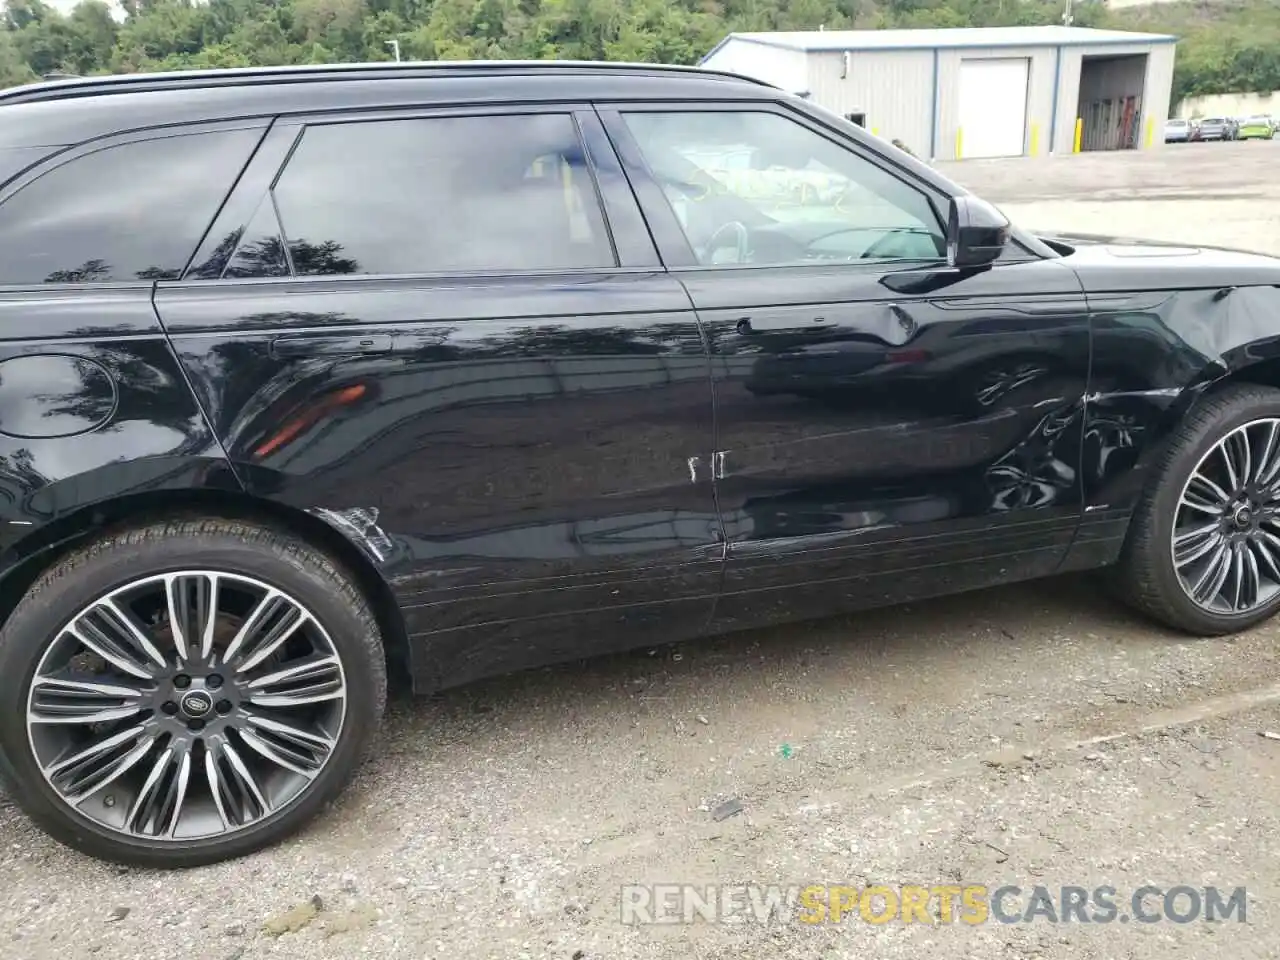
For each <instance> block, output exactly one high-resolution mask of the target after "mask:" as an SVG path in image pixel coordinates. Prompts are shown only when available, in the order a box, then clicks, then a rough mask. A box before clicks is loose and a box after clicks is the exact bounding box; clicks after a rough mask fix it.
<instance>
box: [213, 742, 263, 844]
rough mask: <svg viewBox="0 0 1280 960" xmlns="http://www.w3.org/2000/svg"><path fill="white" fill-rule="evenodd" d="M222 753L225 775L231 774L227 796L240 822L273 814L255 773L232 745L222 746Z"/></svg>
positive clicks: (250, 821)
mask: <svg viewBox="0 0 1280 960" xmlns="http://www.w3.org/2000/svg"><path fill="white" fill-rule="evenodd" d="M220 751H221V753H222V756H223V757H225V758H226V761H227V762H226V766H225V768H223V769H224V773H229V777H228V778H227V780H226V781H225V782H226V785H227V788H228V789H227V793H226V795H225V796H226V797H228V798H230V799H231V800H232V801H233V809H234V810H235V812H236V813H237V816H238V819H239V822H240V823H241V824H246V823H252V822H253V821H254V820H258V819H261V818H262V817H265V816H266V815H267V814H268V813H270V812H271V804H269V803H268V802H267V799H266V797H265V795H264V794H263V792H262V788H261V787H260V786H259V785H258V780H257V778H256V777H255V776H254V775H253V772H252V771H251V770H250V769H249V767H248V765H247V764H246V763H245V762H244V760H243V759H242V758H241V756H240V754H239V753H238V752H237V751H236V749H235V747H233V746H232V745H231V744H230V743H224V744H222V746H221V748H220Z"/></svg>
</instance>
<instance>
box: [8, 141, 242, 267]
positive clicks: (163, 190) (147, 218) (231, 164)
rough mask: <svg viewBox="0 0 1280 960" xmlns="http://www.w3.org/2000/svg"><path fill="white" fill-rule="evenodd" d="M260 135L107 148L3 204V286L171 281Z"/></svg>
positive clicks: (57, 171)
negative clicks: (112, 281) (114, 281)
mask: <svg viewBox="0 0 1280 960" xmlns="http://www.w3.org/2000/svg"><path fill="white" fill-rule="evenodd" d="M261 137H262V131H261V130H225V131H210V132H207V133H193V134H183V135H179V136H173V137H164V138H161V139H155V140H140V141H136V142H133V143H124V144H120V145H118V146H114V147H107V148H105V149H103V150H98V151H95V152H93V153H89V154H85V155H83V156H80V157H77V158H76V159H74V160H71V161H69V162H67V163H64V164H62V165H61V166H58V167H55V168H54V169H52V170H50V171H49V172H48V173H45V174H43V175H42V176H40V177H39V178H37V179H36V180H33V181H32V182H30V183H28V184H27V185H26V186H24V187H22V188H21V189H20V190H19V191H18V192H17V193H15V194H14V195H13V196H11V197H10V198H9V199H8V200H6V201H5V202H4V204H3V205H0V283H8V284H44V283H89V282H102V281H108V280H117V281H119V280H134V281H137V280H170V279H176V278H177V277H178V276H179V275H180V274H181V273H182V268H183V267H184V266H186V263H187V259H188V258H189V257H190V256H191V253H192V252H193V251H194V250H195V248H196V245H197V244H198V243H199V242H200V238H201V236H202V235H203V234H204V231H205V229H206V228H207V227H208V225H209V223H210V221H211V220H212V219H213V217H214V214H216V213H217V210H218V206H219V205H220V204H221V203H222V200H223V198H224V197H226V195H227V192H228V191H229V190H230V189H231V185H232V183H234V182H235V178H236V177H237V176H238V175H239V173H240V170H241V168H242V167H243V166H244V164H245V162H246V161H247V160H248V159H249V155H250V154H251V153H252V152H253V149H254V147H255V146H256V145H257V143H258V140H259V139H261Z"/></svg>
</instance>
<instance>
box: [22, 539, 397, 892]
mask: <svg viewBox="0 0 1280 960" xmlns="http://www.w3.org/2000/svg"><path fill="white" fill-rule="evenodd" d="M211 574H216V575H217V576H216V579H215V578H214V577H213V576H211ZM103 598H109V601H108V602H103ZM210 610H211V611H213V612H214V616H212V617H210V616H206V612H207V611H210ZM116 611H124V612H123V614H122V615H121V616H122V617H124V618H127V619H121V618H118V617H117V612H116ZM175 611H176V616H175ZM174 623H178V624H181V625H182V626H183V628H184V629H181V630H177V631H175V630H174V629H172V624H174ZM73 624H74V626H75V635H73V634H72V633H71V632H69V631H68V630H67V628H68V627H69V626H71V625H73ZM210 624H211V625H212V626H211V627H210V629H208V630H205V629H203V627H204V626H205V625H210ZM134 628H137V629H134ZM139 631H140V632H139ZM140 636H141V637H143V638H144V640H139V639H138V638H139V637H140ZM81 638H83V639H81ZM86 640H87V641H88V643H86V642H85V641H86ZM148 642H149V643H150V648H149V649H148V647H147V645H146V644H147V643H148ZM181 651H185V656H186V659H185V660H184V659H182V658H181V656H182V654H181ZM104 652H105V654H107V655H108V656H103V653H104ZM68 658H70V659H68ZM162 661H163V662H164V666H161V662H162ZM64 664H65V665H64ZM87 671H96V672H87ZM224 674H225V676H224ZM69 677H70V678H73V679H70V680H69V679H68V678H69ZM86 678H89V679H88V680H86ZM215 681H216V684H215ZM86 682H87V683H88V684H89V687H88V688H86V687H85V684H86ZM104 683H106V684H109V688H108V690H107V691H106V692H105V693H104V692H103V688H102V684H104ZM69 684H79V686H69ZM386 687H387V676H386V664H385V660H384V656H383V651H382V644H381V638H380V636H379V631H378V628H377V625H376V621H375V619H374V616H373V614H372V612H371V611H370V609H369V605H368V602H367V601H366V599H365V598H364V597H363V596H362V595H361V593H360V592H359V590H357V588H356V587H355V585H354V584H353V582H352V579H351V578H350V577H349V576H348V575H347V574H346V573H345V572H344V571H343V570H342V569H340V568H339V566H338V565H337V564H335V563H334V561H333V560H332V559H330V558H329V557H328V556H326V555H325V554H324V553H321V552H320V551H318V550H316V549H315V548H313V547H312V546H310V545H308V544H307V543H305V542H303V541H301V540H299V539H297V538H296V537H294V536H292V535H290V534H288V533H284V532H280V531H277V530H274V529H271V528H269V527H263V526H256V525H252V524H246V523H242V522H236V521H229V520H221V519H212V518H206V519H191V520H180V521H170V522H161V523H155V524H150V525H146V526H140V527H137V528H134V529H130V530H125V531H123V532H116V533H112V534H109V535H104V536H103V537H101V538H100V539H98V540H97V541H95V542H93V543H91V544H89V545H88V546H85V547H83V548H81V549H78V550H77V551H75V552H74V553H72V554H70V555H69V556H67V557H65V558H64V559H62V560H61V561H59V562H58V563H56V564H55V565H54V566H53V567H51V568H50V569H49V570H47V571H46V572H45V573H44V574H43V575H42V576H41V577H40V578H39V579H38V580H37V581H36V583H35V584H34V585H33V586H32V588H31V589H30V590H29V591H28V592H27V594H26V596H25V597H24V598H23V599H22V601H21V602H20V603H19V604H18V606H17V608H16V609H15V610H14V612H13V615H12V616H11V617H10V618H9V621H8V623H7V624H6V625H5V629H4V632H3V635H2V636H0V751H2V752H3V754H4V755H5V757H6V759H7V761H8V764H9V767H10V771H11V773H12V776H13V779H14V799H16V800H17V802H18V804H19V806H20V807H21V808H22V809H23V810H24V811H26V813H27V814H28V815H29V816H30V817H31V818H32V819H33V820H34V821H35V822H36V823H37V824H38V825H39V826H41V827H42V828H43V829H44V830H45V831H47V832H48V833H49V834H50V835H51V836H52V837H53V838H55V839H56V840H59V841H61V842H62V843H64V844H67V845H68V846H70V847H73V848H75V849H77V850H79V851H81V852H83V853H86V854H89V855H90V856H93V857H97V858H100V859H105V860H111V861H115V862H118V863H126V864H132V865H138V866H149V867H169V868H174V867H192V866H198V865H201V864H208V863H213V862H217V861H222V860H228V859H232V858H236V857H240V856H243V855H245V854H248V853H251V852H253V851H255V850H259V849H262V848H264V847H267V846H271V845H273V844H275V843H278V842H279V841H281V840H283V839H284V838H286V837H288V836H290V835H292V834H293V833H295V832H296V831H298V830H299V829H301V828H302V827H303V826H304V825H305V824H307V823H308V822H309V821H311V820H312V819H313V818H314V817H315V816H316V815H317V814H318V813H319V811H320V810H321V809H322V808H323V807H325V806H326V805H327V804H328V803H329V802H331V801H332V800H333V799H334V798H335V797H336V796H337V795H338V794H339V793H340V792H341V791H342V790H343V788H344V787H345V786H346V785H347V783H348V782H349V781H350V779H351V778H352V776H353V775H354V773H355V772H356V770H357V769H358V768H359V766H360V764H361V762H362V760H363V758H364V756H365V754H366V752H367V750H368V748H369V746H370V744H371V742H372V740H373V738H374V735H375V733H376V731H377V728H378V725H379V722H380V720H381V717H382V713H383V709H384V707H385V704H386ZM121 691H123V693H122V692H121ZM125 694H128V695H127V696H126V695H125ZM233 701H234V702H233ZM117 704H118V706H116V705H117ZM224 710H225V713H224ZM29 717H30V718H31V720H30V722H28V721H29ZM68 718H72V719H70V720H68ZM86 718H88V719H91V720H94V721H100V722H97V723H96V725H92V726H89V725H86V724H85V722H84V720H85V719H86ZM137 730H141V731H142V732H140V733H139V732H136V731H137ZM148 737H150V738H151V740H150V746H147V743H148ZM121 738H123V739H121ZM111 741H119V742H118V744H117V745H116V746H112V747H111V748H110V749H107V745H108V744H109V743H110V742H111ZM264 745H265V747H264ZM144 748H145V750H146V752H143V751H144ZM166 750H168V751H170V752H169V753H166ZM86 753H87V754H89V756H88V757H86V758H85V759H83V760H80V761H76V762H72V763H68V761H69V760H70V759H71V758H72V757H75V756H81V757H84V756H85V754H86ZM135 754H136V755H137V756H135ZM113 774H114V777H113V776H112V775H113ZM68 794H70V795H71V796H72V798H73V800H74V801H75V802H74V803H73V802H72V800H68V799H66V798H65V797H66V795H68ZM175 797H176V798H177V799H178V802H177V803H175V802H174V798H175Z"/></svg>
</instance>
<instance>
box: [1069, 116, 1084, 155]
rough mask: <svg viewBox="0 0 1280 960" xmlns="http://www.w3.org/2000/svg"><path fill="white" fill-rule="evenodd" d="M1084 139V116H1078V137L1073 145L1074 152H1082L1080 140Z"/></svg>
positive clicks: (1072, 150)
mask: <svg viewBox="0 0 1280 960" xmlns="http://www.w3.org/2000/svg"><path fill="white" fill-rule="evenodd" d="M1082 139H1084V117H1076V139H1075V143H1073V144H1072V145H1071V152H1072V153H1079V152H1080V141H1081V140H1082Z"/></svg>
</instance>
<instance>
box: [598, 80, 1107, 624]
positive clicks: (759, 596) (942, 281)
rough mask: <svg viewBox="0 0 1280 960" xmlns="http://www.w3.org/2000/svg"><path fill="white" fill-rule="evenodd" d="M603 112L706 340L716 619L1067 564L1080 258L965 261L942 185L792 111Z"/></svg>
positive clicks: (1081, 312)
mask: <svg viewBox="0 0 1280 960" xmlns="http://www.w3.org/2000/svg"><path fill="white" fill-rule="evenodd" d="M602 115H603V117H604V119H605V122H606V124H607V129H608V130H609V133H610V136H611V137H612V138H613V140H614V142H615V144H617V145H618V148H619V151H620V153H621V155H622V156H623V158H624V161H625V162H626V165H627V169H628V171H629V172H631V173H632V177H633V181H634V182H635V184H636V189H637V192H638V195H639V196H640V197H641V200H642V203H643V205H644V209H645V212H646V214H647V216H648V218H649V222H650V223H651V224H652V225H653V228H654V231H655V235H656V236H657V237H658V238H659V242H660V246H661V250H662V253H663V256H664V259H665V260H666V262H667V263H668V264H669V265H670V266H671V269H672V271H673V274H674V275H676V276H678V277H680V278H681V280H682V281H683V282H684V284H685V286H686V287H687V288H688V290H689V292H690V295H691V297H692V299H693V302H694V305H695V307H696V308H697V310H698V313H699V316H700V318H701V321H702V325H703V329H704V331H705V333H706V336H707V339H708V342H709V343H710V348H711V353H712V371H713V378H714V386H715V400H716V454H715V473H716V491H717V498H718V503H719V507H720V512H721V516H722V518H723V521H724V526H725V537H726V542H727V544H728V561H727V566H726V583H725V590H724V594H723V595H722V597H721V600H720V603H719V606H718V607H717V614H716V621H717V625H718V626H720V627H725V628H728V627H745V626H751V625H754V624H759V623H765V622H769V621H771V620H774V619H778V618H781V617H805V616H818V615H821V614H823V613H829V612H834V611H838V610H841V609H848V608H854V607H859V606H867V605H875V604H881V603H887V602H894V601H900V600H906V599H911V598H914V597H919V596H922V595H926V594H930V593H943V592H948V591H954V590H959V589H965V588H971V587H978V586H983V585H986V584H990V583H996V582H1002V581H1005V580H1009V579H1013V578H1018V577H1030V576H1035V575H1038V574H1045V573H1049V572H1052V571H1053V570H1055V569H1056V568H1057V567H1058V565H1059V564H1060V563H1061V561H1062V559H1063V557H1064V555H1065V551H1066V549H1067V547H1068V546H1069V544H1070V542H1071V540H1072V537H1073V536H1074V535H1075V531H1076V529H1077V526H1078V523H1079V520H1080V515H1081V510H1082V498H1081V484H1080V476H1079V461H1080V443H1081V426H1080V417H1081V410H1082V403H1083V399H1084V396H1085V393H1086V391H1087V389H1088V378H1089V319H1088V312H1087V309H1086V305H1085V301H1084V297H1083V294H1082V292H1081V288H1080V284H1079V281H1078V279H1077V278H1076V276H1075V274H1074V273H1073V272H1072V271H1071V270H1070V269H1068V268H1067V267H1066V266H1065V265H1064V264H1063V263H1062V262H1060V261H1057V260H1044V259H1040V258H1038V257H1036V256H1034V255H1033V254H1031V253H1030V252H1029V251H1023V250H1020V249H1019V248H1017V247H1013V248H1011V249H1010V250H1009V251H1008V255H1007V256H1006V257H1005V258H1004V259H1003V260H1002V261H1000V262H998V263H997V264H995V265H994V266H991V267H988V268H984V269H978V270H966V271H957V270H954V269H951V268H949V267H948V266H947V262H946V256H945V245H946V241H945V237H944V231H943V225H942V224H943V216H944V214H943V211H945V209H946V206H945V202H946V198H945V197H942V196H940V195H938V194H937V191H936V190H933V191H932V192H931V190H932V188H927V187H926V185H924V184H922V183H921V182H920V181H918V180H916V179H914V178H913V177H911V176H910V175H909V174H908V173H906V172H905V171H903V170H901V169H900V168H895V167H894V165H893V164H892V163H891V162H888V161H886V160H885V159H884V158H879V157H877V155H876V154H875V153H874V152H873V151H871V150H869V149H863V148H857V147H856V146H855V144H853V143H851V142H850V141H849V140H842V139H839V138H838V135H837V134H836V133H835V132H834V131H831V130H829V129H826V128H824V127H823V126H822V125H821V123H820V122H817V121H816V120H814V119H813V118H810V117H809V116H808V115H807V114H802V113H800V112H799V111H792V110H790V109H789V108H788V107H786V106H785V105H783V104H779V103H768V102H762V103H756V104H741V103H737V104H689V103H685V104H658V103H650V104H635V105H633V106H624V107H619V108H617V109H612V108H611V109H608V110H604V109H603V108H602Z"/></svg>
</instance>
